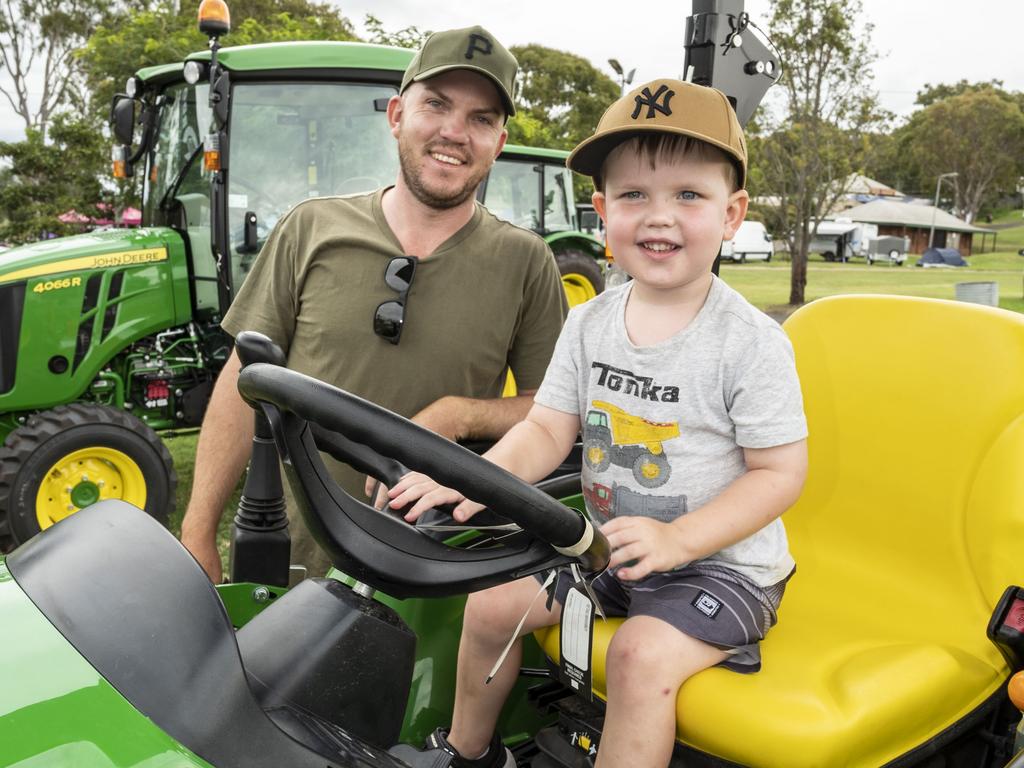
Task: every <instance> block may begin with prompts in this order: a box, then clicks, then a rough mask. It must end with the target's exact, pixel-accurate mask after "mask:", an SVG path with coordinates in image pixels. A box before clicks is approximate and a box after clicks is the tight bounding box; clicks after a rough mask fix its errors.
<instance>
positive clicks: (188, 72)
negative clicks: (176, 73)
mask: <svg viewBox="0 0 1024 768" xmlns="http://www.w3.org/2000/svg"><path fill="white" fill-rule="evenodd" d="M202 75H203V68H202V67H201V66H200V64H199V62H198V61H186V62H185V82H186V83H188V84H189V85H195V84H196V83H198V82H199V78H200V77H202Z"/></svg>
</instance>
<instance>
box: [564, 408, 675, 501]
mask: <svg viewBox="0 0 1024 768" xmlns="http://www.w3.org/2000/svg"><path fill="white" fill-rule="evenodd" d="M590 405H591V407H590V409H589V410H588V411H587V418H586V421H585V422H584V425H583V460H584V461H585V462H586V463H587V466H588V467H590V469H592V470H593V471H594V472H604V471H605V470H606V469H608V467H610V466H611V465H612V464H615V465H616V466H619V467H626V468H627V469H630V470H632V472H633V479H635V480H636V481H637V482H638V483H639V484H640V485H642V486H643V487H644V488H657V487H658V486H660V485H664V484H665V483H667V482H668V478H669V476H670V475H671V474H672V467H671V465H669V463H668V459H667V458H665V449H664V447H663V446H662V443H663V442H664V441H666V440H672V439H674V438H677V437H679V423H678V422H675V421H672V422H668V423H661V422H657V421H648V420H647V419H643V418H640V417H639V416H634V415H632V414H631V413H628V412H627V411H624V410H623V409H622V408H619V407H618V406H616V405H612V404H611V403H607V402H605V401H604V400H594V401H592V402H591V404H590Z"/></svg>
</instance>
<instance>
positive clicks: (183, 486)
mask: <svg viewBox="0 0 1024 768" xmlns="http://www.w3.org/2000/svg"><path fill="white" fill-rule="evenodd" d="M198 439H199V433H198V432H179V433H176V434H173V435H172V434H165V435H164V436H163V441H164V444H165V445H166V446H167V450H169V451H170V452H171V458H173V459H174V468H175V469H176V470H177V472H178V490H177V493H176V494H175V498H176V501H175V507H174V513H173V514H172V515H171V519H170V521H169V522H170V525H169V526H168V527H169V528H170V529H171V532H172V533H173V534H174V535H175V536H180V535H181V518H182V517H184V515H185V507H187V506H188V497H189V495H190V494H191V493H192V465H193V462H194V461H195V456H196V441H197V440H198ZM241 495H242V483H241V481H239V484H238V487H237V488H235V492H234V494H232V496H231V500H230V501H229V502H228V505H227V506H226V507H225V508H224V511H225V514H224V516H223V517H222V518H221V521H220V529H219V530H218V531H217V548H218V549H219V550H220V554H221V560H223V562H224V572H225V573H227V563H228V561H227V553H228V541H229V537H230V535H231V521H232V519H234V516H235V509H237V507H238V499H239V497H240V496H241Z"/></svg>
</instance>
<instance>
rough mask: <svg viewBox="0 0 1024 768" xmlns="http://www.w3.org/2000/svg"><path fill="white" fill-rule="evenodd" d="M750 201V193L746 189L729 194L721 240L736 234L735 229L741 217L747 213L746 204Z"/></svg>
mask: <svg viewBox="0 0 1024 768" xmlns="http://www.w3.org/2000/svg"><path fill="white" fill-rule="evenodd" d="M749 203H750V195H748V194H747V190H745V189H740V190H737V191H736V192H733V193H732V194H731V195H729V201H728V202H727V203H726V205H725V229H724V230H723V232H722V240H723V241H724V240H732V239H733V237H735V236H736V230H737V229H739V228H740V224H742V223H743V219H744V218H745V217H746V215H747V205H748V204H749Z"/></svg>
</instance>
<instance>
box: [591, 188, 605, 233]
mask: <svg viewBox="0 0 1024 768" xmlns="http://www.w3.org/2000/svg"><path fill="white" fill-rule="evenodd" d="M590 202H592V203H593V204H594V210H595V211H597V215H598V216H600V217H601V221H603V222H604V225H605V227H607V226H608V217H607V216H606V215H605V212H606V210H607V209H606V207H605V196H604V192H595V193H594V194H593V195H592V196H591V198H590Z"/></svg>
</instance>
